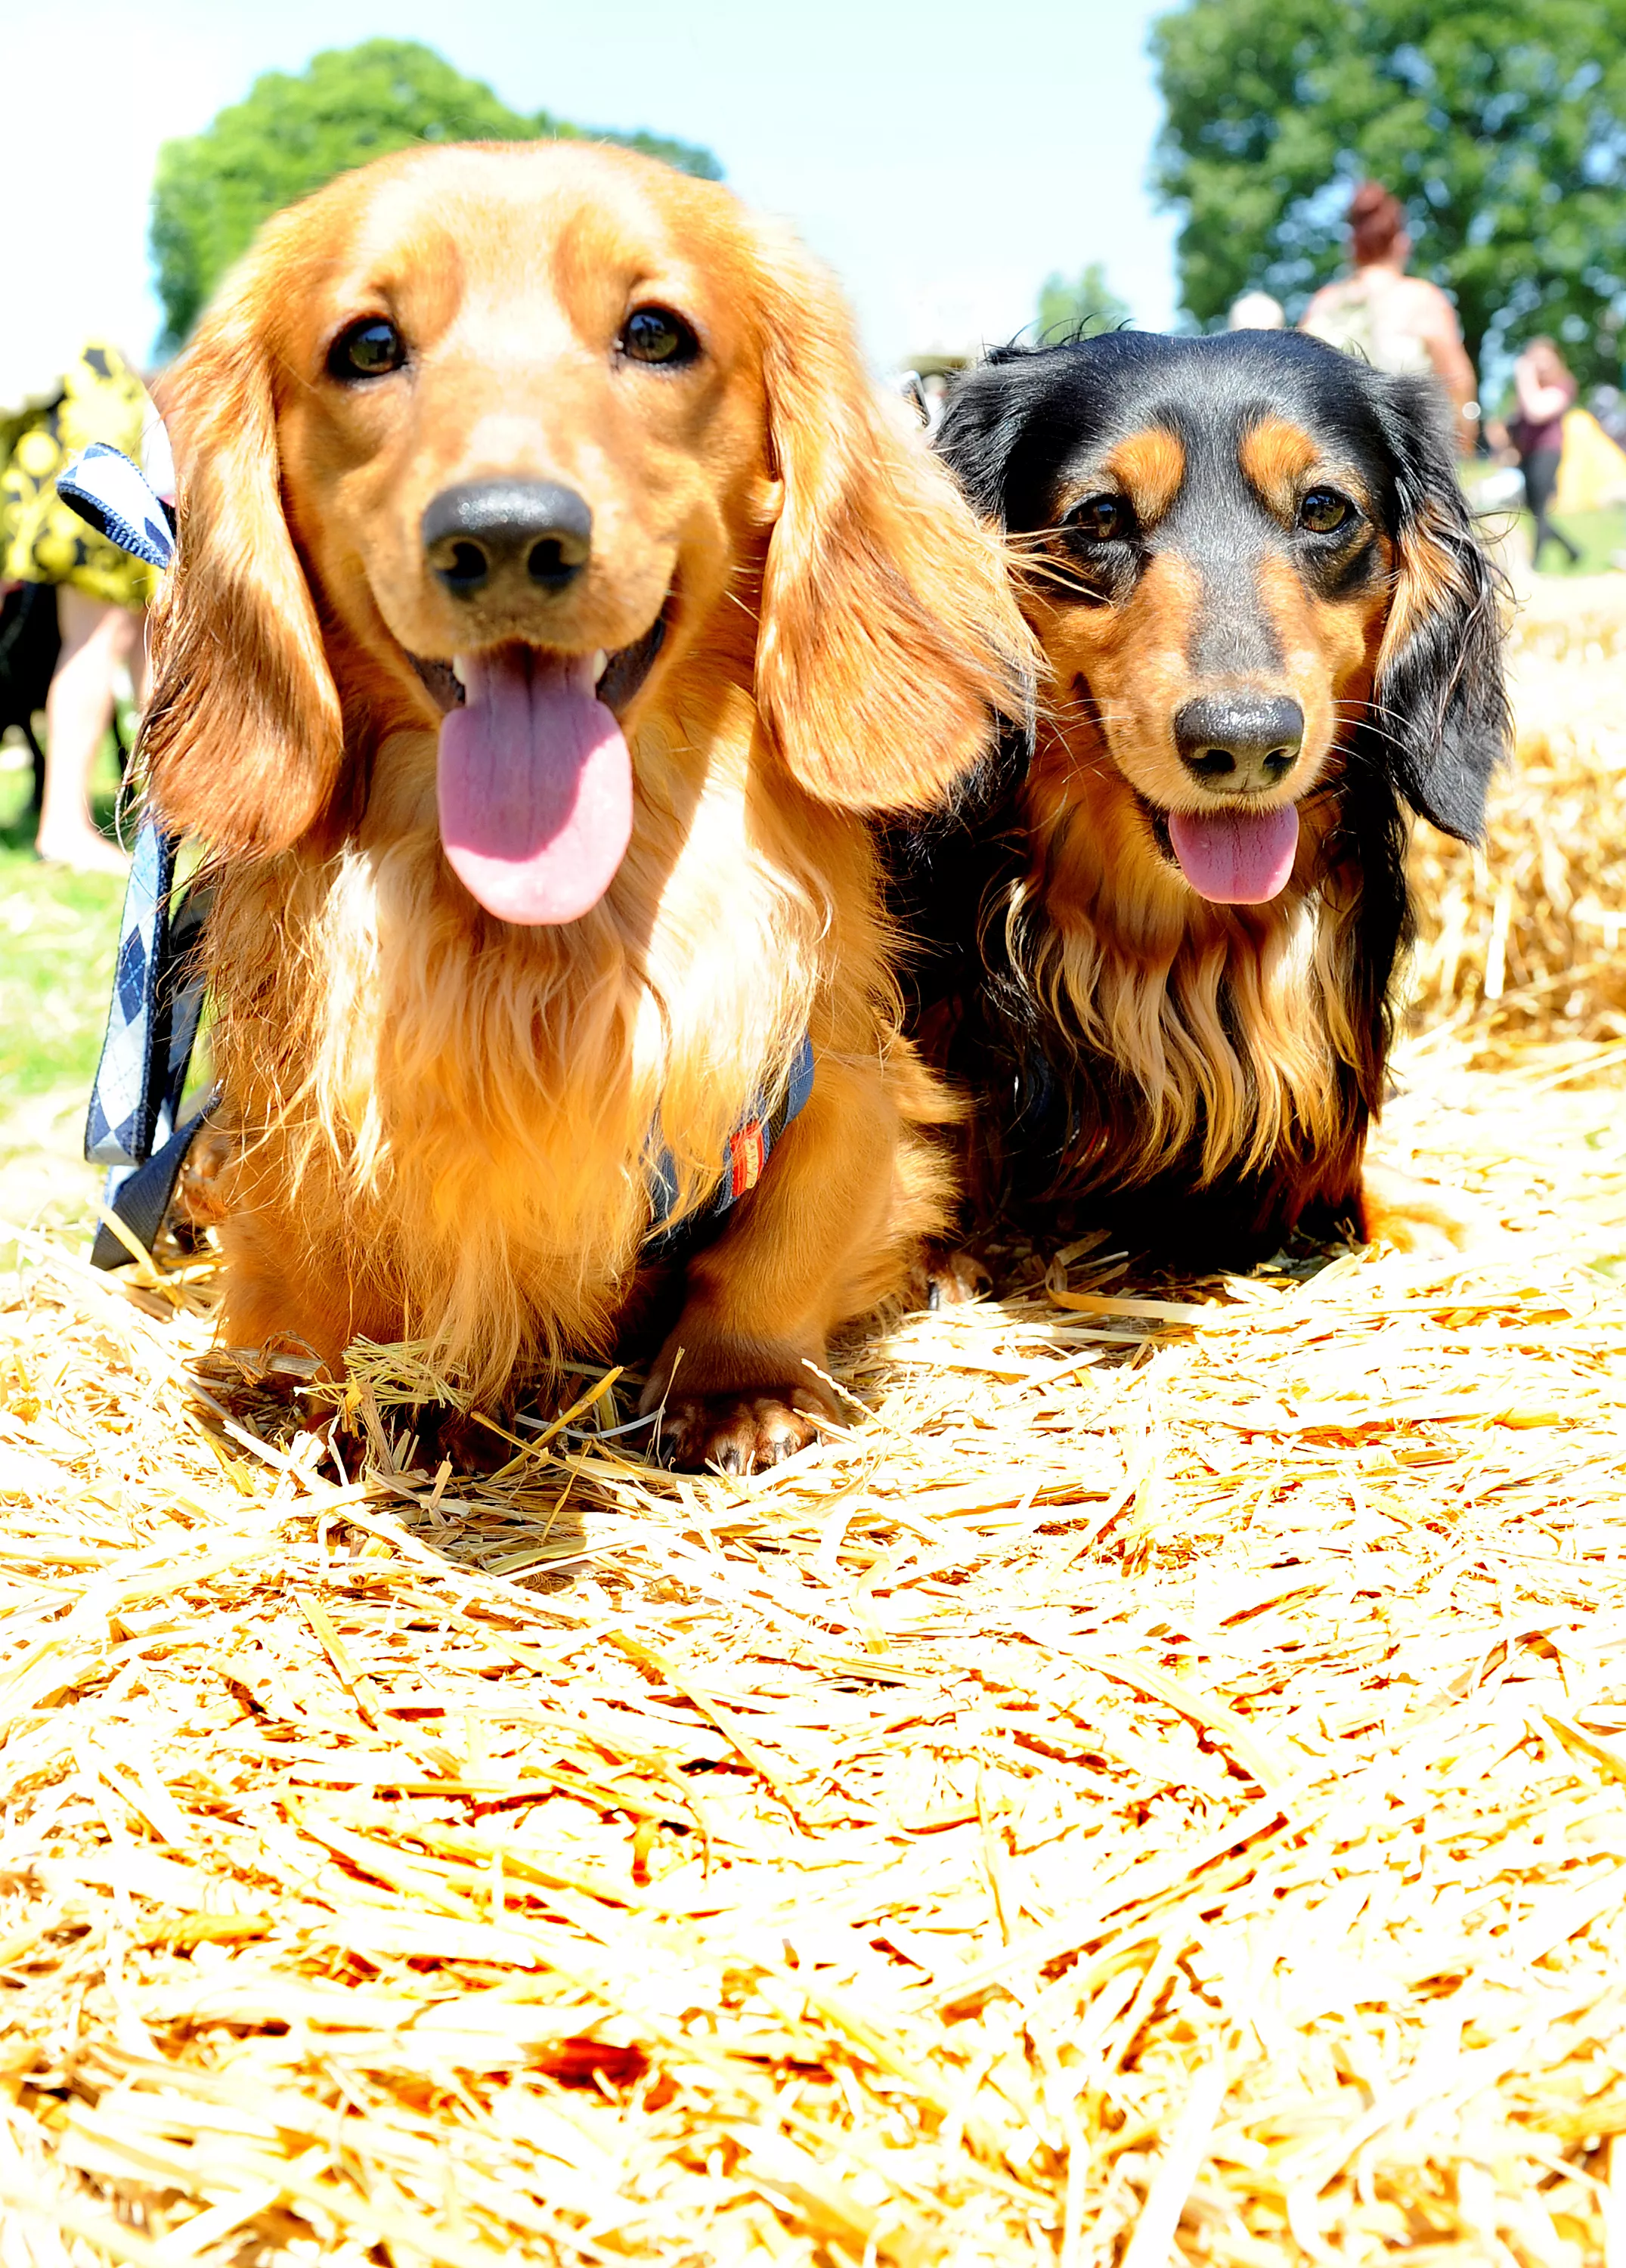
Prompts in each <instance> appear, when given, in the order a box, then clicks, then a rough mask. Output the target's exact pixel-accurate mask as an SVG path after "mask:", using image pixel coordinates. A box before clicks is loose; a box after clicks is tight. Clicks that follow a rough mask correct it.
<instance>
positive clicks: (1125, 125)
mask: <svg viewBox="0 0 1626 2268" xmlns="http://www.w3.org/2000/svg"><path fill="white" fill-rule="evenodd" d="M5 12H6V16H7V28H6V33H5V39H4V51H5V74H6V78H7V81H8V85H9V89H11V90H15V91H18V92H23V93H25V95H26V100H25V102H22V103H14V102H13V100H12V99H8V101H7V104H6V116H5V124H4V143H5V176H6V184H7V191H8V207H9V221H10V225H9V226H8V232H7V233H8V239H9V243H8V261H7V266H8V273H7V295H6V296H7V305H6V306H5V308H4V311H3V312H0V326H4V330H8V331H12V328H13V326H18V327H19V328H18V329H17V330H14V331H13V335H12V342H11V343H12V349H13V351H12V352H11V353H8V351H7V341H6V339H5V336H4V332H0V406H3V397H4V390H5V379H6V369H7V365H8V364H10V363H11V362H13V361H14V360H15V358H16V356H15V349H16V346H17V344H18V341H19V340H20V338H21V336H22V328H21V327H26V331H27V334H28V335H29V336H30V338H31V339H33V341H36V342H38V344H39V346H41V347H42V346H43V345H44V343H45V342H46V341H47V339H50V340H51V341H53V342H54V341H55V340H56V339H57V338H58V337H63V338H68V337H70V336H71V335H76V334H77V335H84V333H85V331H86V330H88V329H100V330H103V331H105V332H107V334H109V335H112V336H113V337H114V339H116V340H118V341H119V342H121V343H122V344H124V345H125V346H126V347H127V349H128V350H129V351H130V352H132V353H134V354H136V355H137V356H145V355H146V354H147V352H148V351H149V350H150V348H151V342H152V338H153V335H154V331H155V329H156V316H157V309H156V303H155V302H154V300H153V298H152V296H151V288H150V282H149V275H148V264H147V256H146V218H147V196H148V189H149V185H150V181H151V170H152V160H153V157H154V153H155V152H156V151H157V148H158V144H159V143H160V142H161V141H162V140H164V139H165V138H166V136H171V135H176V134H188V133H193V132H195V131H196V130H197V129H199V128H200V127H202V126H203V125H205V124H206V123H207V122H208V121H209V120H210V117H212V115H213V114H214V113H215V112H216V111H217V109H218V108H219V107H221V106H222V105H223V104H224V103H227V102H232V101H235V100H238V99H240V97H241V96H242V95H243V94H245V93H246V91H247V89H248V85H249V84H250V82H251V80H252V79H253V78H254V76H255V74H256V73H257V72H259V71H261V70H298V69H299V68H300V67H301V66H302V65H303V64H304V63H305V61H306V60H307V59H308V58H309V56H310V55H313V53H314V52H315V51H316V50H317V49H318V48H323V47H344V46H349V45H350V44H351V43H352V42H354V41H356V40H362V39H367V38H371V37H374V36H377V35H379V34H388V35H390V36H392V37H397V38H406V39H420V40H426V41H428V42H429V43H430V45H432V46H434V47H436V48H438V49H439V50H440V52H441V53H442V54H443V55H446V56H447V57H448V58H449V59H450V61H451V62H452V63H455V64H456V65H457V66H458V68H459V69H460V70H464V71H467V72H468V73H470V74H471V75H472V76H474V77H478V78H482V79H485V80H487V81H488V82H489V84H490V85H493V86H494V87H495V88H496V89H497V92H498V93H499V94H501V95H502V96H503V97H504V99H506V100H507V101H508V102H510V103H511V104H512V105H514V106H515V107H518V108H522V109H527V110H531V109H536V108H539V107H543V106H546V107H548V109H550V110H554V111H555V112H558V113H559V114H562V115H563V116H565V117H567V118H574V119H581V120H585V121H588V122H592V123H595V124H601V125H606V126H618V127H638V126H648V127H651V128H654V129H657V130H660V131H665V132H667V133H672V134H677V135H681V136H685V137H686V138H688V139H690V140H694V141H699V142H704V143H706V144H710V147H711V148H712V149H714V150H715V151H717V155H718V157H719V158H721V160H722V162H723V165H724V167H725V172H726V174H727V178H728V180H729V183H730V185H731V186H732V188H735V189H737V190H738V191H739V194H740V195H742V196H744V197H745V198H747V200H748V201H749V202H750V203H753V204H754V205H757V206H760V207H762V208H764V209H766V210H770V211H775V212H778V213H782V214H784V215H785V216H786V217H789V218H790V219H791V221H792V222H794V223H795V224H796V225H797V226H798V228H799V229H800V231H801V232H802V233H803V235H804V236H805V237H806V239H807V240H808V241H809V242H810V243H811V244H812V245H813V247H815V248H816V249H817V250H818V251H819V252H820V253H821V254H823V255H824V257H825V258H826V259H827V260H828V261H830V262H831V263H832V265H833V266H834V267H835V269H836V270H837V272H838V273H839V274H840V275H841V276H842V279H843V281H844V282H845V284H846V285H847V287H848V290H849V291H850V294H851V296H852V298H853V299H854V301H855V303H856V305H857V309H858V313H859V317H860V320H861V321H862V323H863V327H864V330H865V338H866V340H867V342H868V345H869V348H870V350H871V353H872V356H873V357H874V358H875V359H876V361H877V362H878V363H882V364H885V363H894V362H896V361H898V360H900V359H901V358H902V357H904V356H905V355H906V354H907V353H908V352H909V351H910V350H912V349H913V350H918V349H920V348H923V347H924V346H927V345H929V344H931V343H933V341H932V339H931V336H930V334H931V332H933V331H937V332H938V333H942V334H951V333H953V332H962V333H969V334H972V335H982V336H985V337H987V338H990V339H994V338H999V337H1003V336H1005V335H1009V334H1010V333H1011V332H1012V331H1013V330H1015V329H1016V328H1018V327H1019V325H1020V324H1022V323H1023V322H1025V321H1026V320H1028V318H1029V317H1031V315H1032V314H1033V313H1034V300H1035V296H1036V293H1037V290H1038V286H1039V284H1040V282H1041V279H1042V277H1043V276H1045V275H1046V274H1047V273H1048V271H1049V270H1050V269H1055V268H1063V269H1068V270H1073V269H1078V268H1080V267H1082V266H1083V264H1084V263H1085V261H1088V260H1093V259H1100V260H1104V261H1106V263H1107V271H1108V275H1109V277H1110V280H1111V281H1112V283H1113V284H1114V285H1115V288H1116V290H1117V291H1119V293H1120V295H1121V296H1122V298H1125V299H1127V300H1128V301H1129V303H1130V305H1131V306H1132V307H1133V309H1134V311H1135V314H1136V317H1137V320H1139V321H1140V322H1141V323H1143V324H1146V325H1150V326H1157V327H1161V326H1164V325H1166V324H1167V323H1168V322H1169V320H1171V318H1172V316H1173V313H1174V278H1173V269H1172V259H1171V248H1170V247H1171V241H1172V235H1173V226H1172V223H1171V222H1170V221H1169V219H1168V218H1167V217H1166V216H1163V215H1159V214H1158V213H1156V212H1154V210H1153V209H1152V206H1151V199H1150V197H1149V195H1148V194H1147V190H1146V187H1145V180H1146V172H1147V166H1148V163H1149V159H1150V155H1151V143H1152V138H1153V136H1154V135H1155V133H1156V131H1157V125H1158V103H1157V98H1156V94H1155V92H1154V90H1153V87H1152V85H1151V73H1150V70H1149V68H1148V65H1147V63H1146V59H1145V55H1144V46H1145V35H1146V27H1147V25H1148V23H1149V22H1150V21H1151V18H1152V16H1153V15H1154V14H1156V13H1157V12H1158V9H1157V7H1156V6H1155V5H1153V4H1151V0H992V4H990V0H982V4H971V0H947V4H944V5H940V6H938V8H936V9H935V10H933V9H932V8H931V6H930V5H926V4H916V0H807V4H803V5H799V6H790V5H782V4H779V0H754V4H753V0H689V4H688V5H682V4H674V0H569V4H566V0H529V4H521V0H433V4H430V0H256V4H254V5H253V6H246V5H243V4H240V0H120V4H110V0H55V4H51V5H42V4H40V0H9V4H8V6H7V8H6V11H5ZM76 151H85V152H86V153H87V154H88V155H89V158H90V162H89V163H88V164H87V165H86V166H85V167H84V168H83V170H82V171H79V170H76V169H75V167H74V165H73V159H74V156H75V153H76ZM19 261H20V271H19ZM942 342H945V343H952V342H953V341H952V340H951V339H948V338H947V337H945V339H944V340H943V341H942Z"/></svg>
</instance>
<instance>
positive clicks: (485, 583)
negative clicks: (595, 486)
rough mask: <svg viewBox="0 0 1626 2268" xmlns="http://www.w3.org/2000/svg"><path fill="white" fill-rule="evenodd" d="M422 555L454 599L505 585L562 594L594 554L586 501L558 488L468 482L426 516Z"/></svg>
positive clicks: (546, 483)
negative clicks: (589, 555)
mask: <svg viewBox="0 0 1626 2268" xmlns="http://www.w3.org/2000/svg"><path fill="white" fill-rule="evenodd" d="M423 549H424V552H425V554H426V555H427V556H428V559H429V563H430V569H431V571H433V573H434V574H435V575H436V576H437V578H438V579H439V581H440V582H441V583H443V584H444V585H445V588H446V589H447V590H448V591H450V592H451V593H452V596H453V597H454V598H459V599H473V598H478V597H480V596H482V595H483V594H484V593H487V592H489V591H491V590H492V589H493V588H494V586H495V585H498V584H508V585H511V586H515V585H517V586H518V587H519V588H520V589H529V590H531V591H545V592H546V591H563V589H564V588H565V587H566V586H567V585H569V584H570V583H572V582H574V581H575V579H576V578H577V576H578V575H579V574H580V572H581V571H582V569H583V568H584V567H585V565H586V563H587V557H588V554H589V553H590V551H591V550H592V507H591V506H590V505H589V504H588V502H587V499H586V498H585V497H581V496H578V494H577V493H576V490H574V489H567V488H565V487H563V485H562V484H561V483H560V482H557V481H516V480H510V481H464V482H461V483H460V485H459V486H457V487H456V488H450V489H443V490H441V492H440V494H439V495H438V497H435V498H434V500H433V501H432V502H431V503H430V505H429V507H428V509H427V511H426V512H424V514H423Z"/></svg>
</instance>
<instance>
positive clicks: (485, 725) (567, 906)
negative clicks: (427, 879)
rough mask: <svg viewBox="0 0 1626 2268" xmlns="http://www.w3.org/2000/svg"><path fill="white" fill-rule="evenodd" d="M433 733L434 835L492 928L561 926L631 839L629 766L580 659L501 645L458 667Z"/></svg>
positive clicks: (599, 891) (593, 897)
mask: <svg viewBox="0 0 1626 2268" xmlns="http://www.w3.org/2000/svg"><path fill="white" fill-rule="evenodd" d="M462 667H463V674H464V679H465V684H464V691H465V693H466V695H467V700H466V702H465V704H464V706H463V707H462V708H460V709H454V710H452V712H451V714H450V716H448V717H447V718H445V720H444V722H443V723H442V725H441V727H440V763H439V772H438V787H439V798H440V839H441V841H442V843H444V844H445V852H446V856H447V858H449V859H450V860H451V861H452V867H453V869H454V870H455V872H456V873H457V874H458V875H459V877H460V880H462V882H463V884H464V886H465V887H466V888H467V889H468V890H469V891H470V892H471V893H472V894H473V895H474V896H475V897H476V898H478V899H479V901H480V902H481V904H482V906H484V908H485V909H486V910H487V912H488V913H493V914H496V915H497V917H498V919H499V920H502V921H509V922H526V923H529V924H536V923H539V922H570V921H575V920H576V919H577V918H578V916H580V915H582V914H585V912H586V911H587V910H588V909H589V908H590V907H592V906H596V905H597V904H598V902H599V900H600V898H601V897H602V896H603V895H604V893H605V892H606V890H607V889H608V888H609V887H610V883H611V881H612V880H613V879H614V873H615V869H616V868H617V867H618V866H619V865H621V862H622V858H624V857H625V855H626V850H627V844H628V842H629V839H630V836H631V834H632V760H631V758H630V757H629V755H628V754H627V743H626V742H625V740H622V734H621V726H620V725H618V724H617V723H616V722H615V719H614V717H613V716H612V715H611V713H610V711H608V710H607V708H606V707H605V706H604V704H603V703H602V702H601V701H598V700H595V699H594V697H593V690H592V659H591V657H590V656H588V655H586V654H567V655H560V654H547V653H540V652H538V651H537V649H536V648H535V647H534V646H527V645H503V646H496V647H493V648H491V649H490V650H489V652H485V653H479V654H471V655H469V656H468V658H467V659H466V660H465V661H464V663H463V665H462Z"/></svg>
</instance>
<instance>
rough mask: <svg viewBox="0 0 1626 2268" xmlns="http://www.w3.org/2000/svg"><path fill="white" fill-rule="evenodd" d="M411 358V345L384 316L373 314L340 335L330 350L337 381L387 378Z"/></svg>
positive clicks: (329, 359)
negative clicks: (408, 351)
mask: <svg viewBox="0 0 1626 2268" xmlns="http://www.w3.org/2000/svg"><path fill="white" fill-rule="evenodd" d="M406 359H407V342H406V341H405V339H403V338H402V337H401V333H400V332H399V331H398V330H397V329H396V328H395V326H394V323H392V322H388V321H386V320H385V318H384V317H383V316H382V315H369V316H367V317H366V318H365V319H364V320H363V321H361V322H359V323H351V324H350V325H349V328H347V329H345V330H342V331H341V332H340V334H339V335H338V337H337V338H336V339H335V341H334V342H333V345H332V346H331V348H330V349H329V350H328V354H327V368H328V370H329V371H330V372H332V374H333V376H334V377H335V378H387V377H388V376H389V373H390V372H391V371H393V370H399V369H400V368H401V365H402V363H404V362H405V361H406Z"/></svg>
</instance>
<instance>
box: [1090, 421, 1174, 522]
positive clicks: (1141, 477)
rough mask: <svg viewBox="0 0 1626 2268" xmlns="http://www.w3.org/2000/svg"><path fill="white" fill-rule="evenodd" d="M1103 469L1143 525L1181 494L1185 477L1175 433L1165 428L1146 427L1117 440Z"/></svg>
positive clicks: (1158, 516)
mask: <svg viewBox="0 0 1626 2268" xmlns="http://www.w3.org/2000/svg"><path fill="white" fill-rule="evenodd" d="M1104 470H1105V471H1106V472H1107V473H1108V474H1109V475H1111V477H1112V478H1113V479H1114V480H1115V481H1116V482H1117V483H1118V485H1119V487H1120V488H1121V489H1122V490H1123V493H1124V494H1125V496H1127V497H1128V498H1129V502H1130V503H1131V504H1133V505H1134V507H1135V516H1136V518H1137V519H1138V520H1139V521H1140V522H1141V524H1142V526H1143V527H1146V526H1150V525H1151V522H1152V521H1154V520H1159V519H1162V517H1163V515H1164V513H1165V512H1166V511H1167V510H1168V508H1169V506H1170V505H1171V504H1173V503H1174V499H1175V497H1177V496H1178V495H1179V494H1180V484H1181V482H1182V481H1183V480H1184V479H1185V477H1186V452H1185V449H1184V448H1183V446H1181V440H1180V437H1179V435H1178V434H1175V433H1171V432H1170V431H1168V429H1167V428H1166V426H1163V425H1149V426H1147V427H1146V429H1145V431H1144V432H1140V433H1131V434H1130V435H1129V438H1128V440H1127V441H1120V442H1119V444H1118V446H1117V447H1116V448H1115V450H1114V451H1113V453H1112V454H1111V455H1110V456H1109V457H1108V458H1107V461H1106V465H1105V467H1104Z"/></svg>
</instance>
